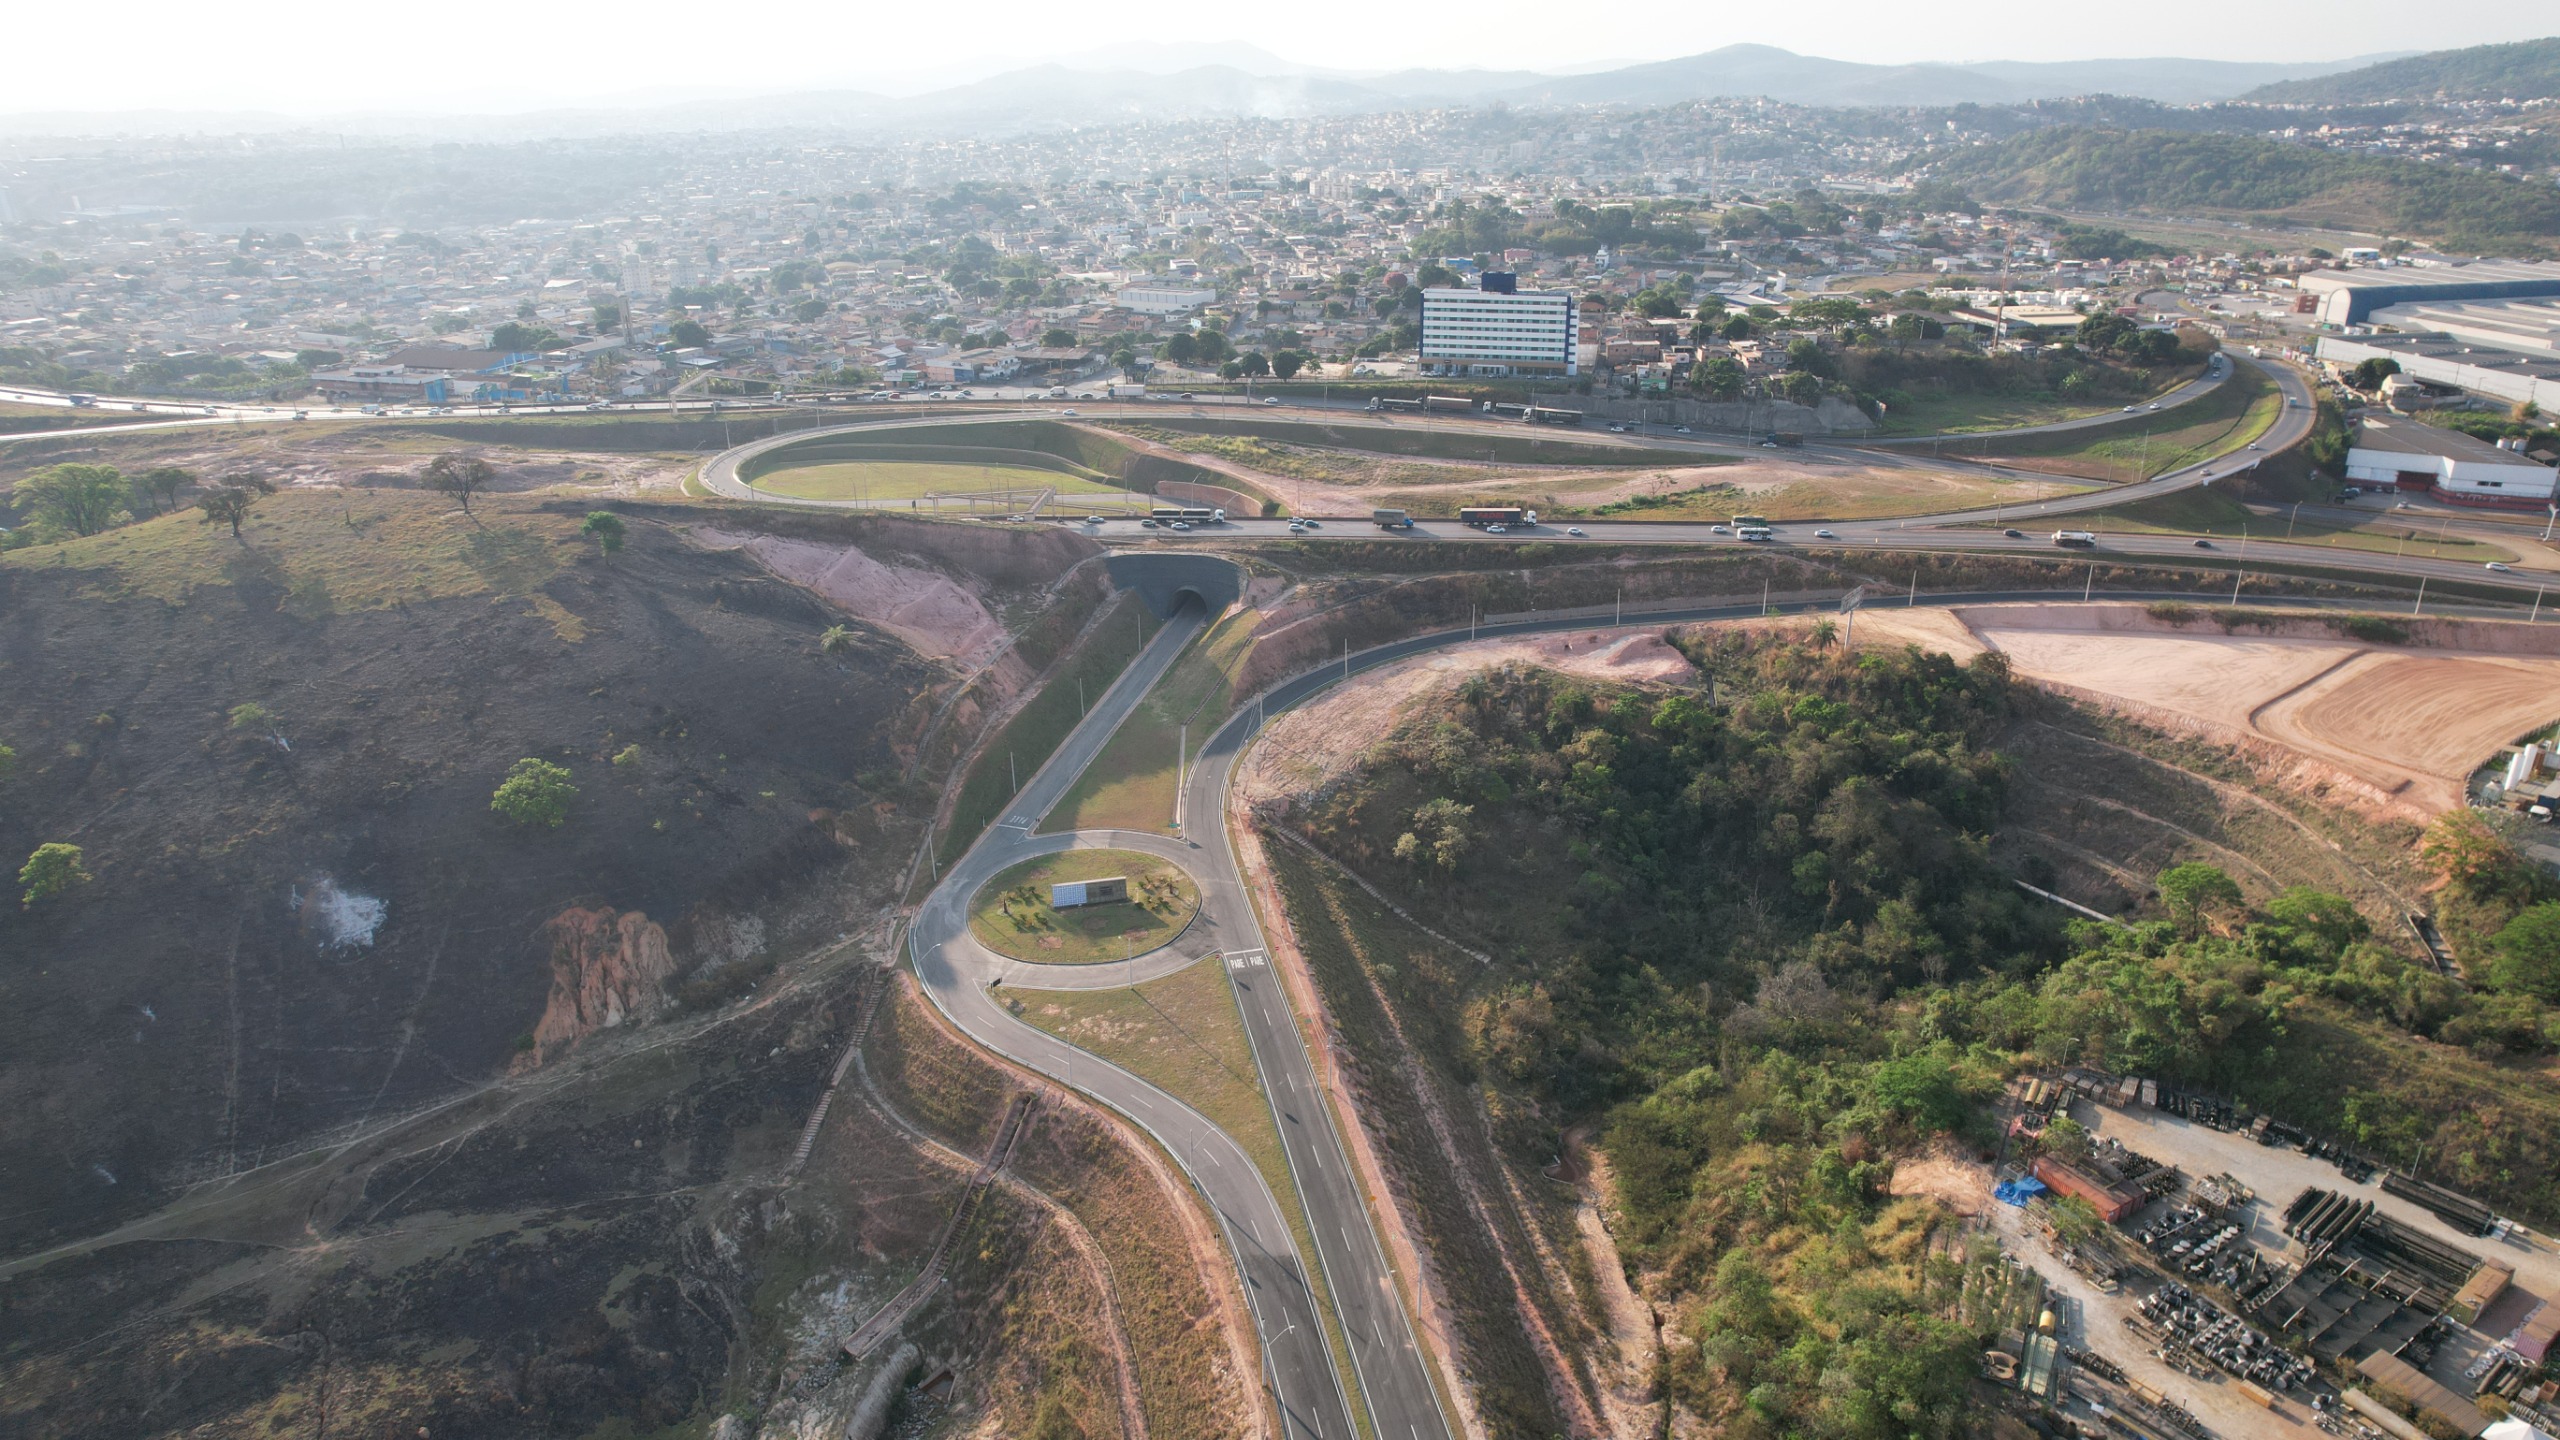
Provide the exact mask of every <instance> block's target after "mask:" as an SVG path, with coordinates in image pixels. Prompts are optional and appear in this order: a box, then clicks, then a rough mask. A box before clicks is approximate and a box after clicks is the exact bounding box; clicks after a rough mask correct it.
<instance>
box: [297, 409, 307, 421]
mask: <svg viewBox="0 0 2560 1440" xmlns="http://www.w3.org/2000/svg"><path fill="white" fill-rule="evenodd" d="M293 418H294V419H296V420H308V419H310V418H311V412H310V411H308V410H296V411H294V412H293Z"/></svg>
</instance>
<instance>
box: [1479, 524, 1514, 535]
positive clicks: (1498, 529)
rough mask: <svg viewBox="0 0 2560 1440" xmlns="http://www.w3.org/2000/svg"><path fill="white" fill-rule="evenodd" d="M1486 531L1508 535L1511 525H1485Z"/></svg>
mask: <svg viewBox="0 0 2560 1440" xmlns="http://www.w3.org/2000/svg"><path fill="white" fill-rule="evenodd" d="M1484 533H1486V534H1487V535H1508V534H1510V533H1511V527H1510V526H1508V525H1487V526H1486V527H1484Z"/></svg>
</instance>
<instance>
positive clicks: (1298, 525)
mask: <svg viewBox="0 0 2560 1440" xmlns="http://www.w3.org/2000/svg"><path fill="white" fill-rule="evenodd" d="M1289 533H1290V534H1292V535H1304V534H1306V533H1307V522H1305V521H1304V520H1292V521H1290V522H1289Z"/></svg>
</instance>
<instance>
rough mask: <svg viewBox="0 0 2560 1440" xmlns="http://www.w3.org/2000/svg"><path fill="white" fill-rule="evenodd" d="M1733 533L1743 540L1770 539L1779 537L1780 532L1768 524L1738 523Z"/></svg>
mask: <svg viewBox="0 0 2560 1440" xmlns="http://www.w3.org/2000/svg"><path fill="white" fill-rule="evenodd" d="M1733 533H1734V537H1735V538H1736V539H1741V540H1757V541H1769V540H1775V539H1777V538H1778V532H1777V531H1775V530H1772V529H1770V528H1769V527H1768V526H1766V525H1736V526H1734V527H1733Z"/></svg>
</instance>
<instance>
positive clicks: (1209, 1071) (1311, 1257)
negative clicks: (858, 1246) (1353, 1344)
mask: <svg viewBox="0 0 2560 1440" xmlns="http://www.w3.org/2000/svg"><path fill="white" fill-rule="evenodd" d="M1258 973H1261V974H1263V975H1265V976H1266V977H1268V976H1269V973H1270V972H1268V971H1267V970H1266V971H1262V972H1258ZM1267 983H1272V984H1277V983H1278V981H1277V980H1268V981H1267ZM1008 1003H1009V1004H1011V1005H1012V1006H1014V1007H1016V1008H1015V1011H1014V1013H1015V1014H1017V1015H1019V1016H1020V1017H1021V1018H1022V1019H1024V1020H1026V1021H1028V1022H1030V1023H1031V1024H1034V1025H1037V1026H1039V1027H1040V1028H1041V1029H1043V1030H1046V1031H1048V1032H1049V1033H1050V1034H1052V1035H1055V1036H1057V1037H1058V1038H1060V1039H1062V1040H1065V1041H1066V1042H1068V1043H1069V1044H1071V1045H1075V1046H1077V1047H1079V1048H1081V1049H1083V1050H1085V1051H1087V1052H1089V1053H1091V1054H1094V1055H1098V1056H1100V1057H1102V1058H1103V1059H1105V1060H1108V1061H1110V1062H1111V1063H1112V1064H1114V1065H1117V1066H1119V1067H1120V1068H1121V1069H1123V1070H1126V1071H1128V1072H1129V1073H1130V1074H1132V1075H1135V1076H1137V1077H1138V1078H1139V1079H1141V1080H1145V1081H1146V1082H1148V1083H1149V1084H1151V1085H1154V1086H1156V1087H1158V1088H1159V1089H1161V1090H1163V1091H1164V1092H1165V1093H1166V1094H1168V1095H1171V1096H1173V1097H1174V1098H1175V1099H1177V1100H1180V1101H1181V1102H1182V1103H1183V1104H1185V1105H1188V1106H1190V1107H1191V1108H1192V1109H1194V1110H1197V1111H1199V1112H1200V1113H1201V1114H1203V1115H1206V1116H1208V1117H1209V1119H1210V1120H1211V1121H1212V1122H1213V1123H1215V1124H1216V1125H1217V1127H1218V1128H1219V1129H1221V1130H1224V1131H1225V1132H1227V1135H1228V1137H1229V1138H1230V1139H1232V1140H1234V1141H1235V1142H1236V1144H1238V1145H1239V1146H1242V1147H1243V1149H1244V1152H1245V1154H1246V1155H1247V1156H1248V1157H1250V1158H1251V1159H1252V1161H1253V1163H1254V1167H1255V1168H1256V1169H1258V1170H1260V1171H1261V1172H1262V1179H1263V1183H1265V1184H1267V1185H1269V1186H1270V1187H1271V1193H1272V1195H1273V1196H1274V1197H1275V1198H1276V1199H1278V1200H1279V1202H1280V1212H1281V1213H1282V1214H1283V1215H1286V1216H1287V1217H1288V1219H1289V1232H1290V1234H1292V1235H1293V1236H1295V1237H1296V1239H1297V1242H1298V1254H1299V1256H1300V1257H1301V1258H1303V1259H1304V1260H1305V1261H1306V1267H1307V1283H1308V1284H1309V1285H1310V1286H1312V1287H1313V1288H1314V1290H1315V1293H1316V1308H1317V1311H1318V1313H1320V1314H1322V1315H1323V1316H1324V1323H1325V1338H1326V1340H1327V1341H1328V1343H1330V1344H1331V1345H1332V1346H1333V1355H1334V1365H1335V1367H1336V1368H1337V1369H1338V1370H1340V1372H1341V1374H1342V1377H1343V1380H1344V1381H1345V1382H1346V1383H1345V1387H1344V1388H1345V1389H1346V1390H1348V1391H1349V1392H1350V1402H1351V1409H1352V1415H1353V1420H1354V1423H1356V1424H1358V1425H1359V1426H1360V1428H1361V1430H1362V1433H1364V1434H1367V1433H1371V1427H1370V1425H1369V1423H1368V1412H1367V1406H1366V1404H1365V1403H1364V1402H1363V1400H1362V1398H1361V1395H1360V1387H1359V1385H1358V1384H1357V1383H1356V1382H1355V1381H1354V1380H1353V1377H1354V1376H1356V1375H1357V1374H1358V1373H1359V1372H1358V1371H1356V1370H1354V1369H1353V1368H1352V1365H1351V1352H1350V1348H1349V1347H1348V1346H1347V1345H1346V1344H1344V1342H1343V1337H1342V1322H1341V1319H1340V1318H1339V1317H1338V1316H1337V1315H1336V1314H1335V1313H1334V1308H1333V1294H1332V1290H1331V1288H1330V1287H1329V1286H1328V1285H1327V1284H1326V1283H1325V1274H1324V1267H1323V1266H1322V1265H1320V1264H1318V1263H1316V1246H1315V1235H1314V1233H1313V1232H1312V1231H1310V1230H1309V1229H1308V1228H1307V1217H1306V1213H1305V1211H1304V1210H1303V1209H1302V1208H1301V1207H1300V1205H1299V1204H1298V1187H1297V1184H1296V1182H1295V1181H1294V1180H1292V1179H1291V1177H1290V1174H1289V1159H1288V1155H1287V1153H1286V1152H1285V1151H1283V1150H1282V1149H1281V1146H1280V1125H1279V1122H1278V1121H1277V1120H1276V1119H1274V1118H1273V1116H1272V1113H1271V1102H1270V1101H1269V1100H1268V1099H1267V1098H1266V1097H1265V1096H1264V1095H1263V1092H1262V1080H1261V1077H1260V1073H1259V1072H1258V1071H1257V1070H1256V1069H1255V1068H1254V1063H1253V1045H1252V1042H1251V1041H1249V1040H1247V1039H1246V1038H1245V1033H1244V1017H1243V1016H1242V1015H1240V1014H1238V1013H1237V1011H1236V997H1235V992H1234V991H1233V990H1231V989H1229V988H1228V987H1227V976H1226V971H1225V969H1224V968H1223V967H1222V965H1221V964H1220V962H1219V961H1218V960H1216V959H1214V958H1212V959H1209V960H1205V961H1203V962H1201V963H1199V964H1197V965H1191V966H1188V967H1186V968H1184V969H1182V970H1179V971H1176V972H1175V973H1173V974H1171V975H1167V976H1165V977H1164V978H1163V979H1161V980H1150V981H1148V982H1147V983H1145V984H1143V985H1137V986H1132V987H1130V988H1128V989H1124V990H1080V991H1062V990H1045V991H1035V990H1024V991H1020V992H1018V993H1015V994H1012V995H1010V996H1009V997H1008ZM1181 1158H1182V1159H1183V1160H1184V1161H1186V1162H1189V1163H1194V1164H1196V1163H1197V1162H1196V1161H1195V1160H1193V1158H1192V1157H1190V1156H1187V1155H1186V1156H1183V1157H1181Z"/></svg>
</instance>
